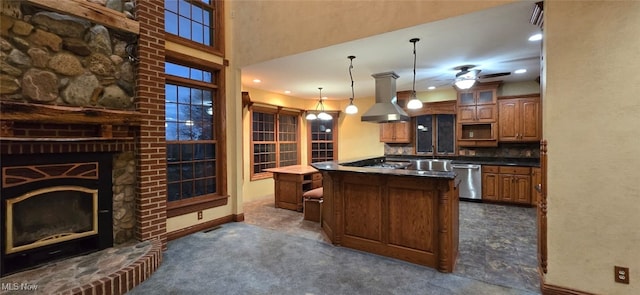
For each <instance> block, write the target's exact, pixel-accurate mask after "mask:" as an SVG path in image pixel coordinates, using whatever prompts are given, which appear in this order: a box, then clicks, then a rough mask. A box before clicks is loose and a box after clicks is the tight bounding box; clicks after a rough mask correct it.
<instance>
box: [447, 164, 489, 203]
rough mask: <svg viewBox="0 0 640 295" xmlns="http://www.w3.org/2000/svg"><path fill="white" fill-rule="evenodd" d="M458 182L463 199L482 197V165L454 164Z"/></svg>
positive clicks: (478, 198)
mask: <svg viewBox="0 0 640 295" xmlns="http://www.w3.org/2000/svg"><path fill="white" fill-rule="evenodd" d="M452 167H453V171H454V172H456V183H457V184H458V191H459V193H460V198H461V199H471V200H481V199H482V166H481V165H475V164H453V165H452Z"/></svg>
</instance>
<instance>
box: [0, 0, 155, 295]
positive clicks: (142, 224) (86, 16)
mask: <svg viewBox="0 0 640 295" xmlns="http://www.w3.org/2000/svg"><path fill="white" fill-rule="evenodd" d="M74 2H76V1H74ZM98 2H100V1H98ZM108 2H109V3H110V4H113V3H111V2H112V1H108ZM117 2H118V3H121V2H120V1H117ZM137 2H138V1H126V3H125V2H124V1H123V2H122V3H124V5H116V6H113V5H105V4H104V1H102V4H99V3H96V1H87V3H86V5H85V4H82V5H77V4H75V3H71V2H68V1H67V2H64V3H60V2H56V1H4V2H3V3H2V10H1V11H0V22H1V23H2V28H0V43H1V45H2V46H0V53H1V55H2V57H3V58H2V68H3V71H2V73H0V82H1V83H0V84H2V87H0V158H1V160H2V161H1V162H0V170H2V173H3V174H2V175H1V176H0V177H1V178H2V185H3V186H2V187H1V188H0V189H2V191H1V199H2V200H1V202H0V203H1V204H2V205H1V206H2V208H1V211H0V212H1V213H0V214H1V215H0V220H2V226H3V228H1V229H0V232H1V235H2V240H0V244H1V249H0V255H2V271H1V273H2V276H6V277H7V278H11V277H16V276H19V275H20V274H24V273H32V271H37V270H38V269H42V267H41V268H36V269H34V270H30V271H19V269H27V268H31V267H32V266H35V265H38V264H39V263H45V261H49V259H48V258H47V259H44V258H42V257H43V256H49V255H53V254H60V253H62V252H66V253H75V254H69V256H77V255H80V254H81V253H86V252H91V251H95V250H97V249H101V248H103V247H107V248H108V249H105V250H102V251H97V252H96V253H93V254H90V255H81V256H92V255H94V254H100V253H103V252H105V251H107V252H109V253H111V252H110V251H115V250H114V249H120V248H119V247H126V245H130V244H131V243H136V242H141V241H148V243H147V244H151V245H152V248H153V250H152V251H151V252H154V253H153V254H149V256H146V255H145V256H144V257H143V259H142V260H140V261H138V262H136V263H132V264H127V265H124V266H123V268H122V269H120V270H114V272H113V273H110V274H107V273H104V274H102V275H103V276H102V277H99V276H91V277H92V278H90V280H88V281H83V280H77V277H75V276H73V275H69V278H71V280H70V281H78V282H80V284H81V285H80V286H78V288H79V289H80V291H79V292H76V291H73V292H72V293H74V294H81V293H82V292H84V291H87V290H93V291H95V292H97V290H101V291H103V292H102V293H104V294H111V293H114V294H121V293H124V292H126V291H127V290H130V289H131V288H133V286H135V285H136V284H139V283H140V282H141V281H142V280H144V279H145V278H146V277H148V275H150V273H151V272H153V270H155V268H156V267H157V266H158V265H159V262H160V261H161V253H160V252H159V251H160V250H161V249H162V248H164V247H166V241H167V234H166V218H167V217H166V183H165V180H166V174H165V173H166V152H165V147H164V146H165V142H164V136H163V135H164V112H159V111H158V110H161V109H162V106H163V105H164V99H163V98H164V71H163V65H164V49H163V48H164V38H163V37H162V32H161V31H158V28H162V27H163V24H164V23H163V19H162V17H158V16H157V15H158V13H157V11H158V8H161V7H162V6H163V2H162V1H160V0H149V1H141V2H139V3H137ZM70 6H73V7H70ZM70 8H73V9H70ZM160 15H162V13H160ZM105 16H106V17H105ZM36 159H37V161H36ZM96 162H97V163H98V164H97V167H92V165H94V164H92V163H96ZM49 165H53V166H49ZM69 165H70V166H69ZM35 167H38V168H35ZM51 167H55V168H51ZM4 168H7V169H4ZM11 169H13V170H11ZM103 169H105V170H104V171H103ZM5 170H6V171H7V172H6V174H4V173H5ZM10 170H11V171H10ZM61 171H64V172H61ZM92 171H95V173H97V175H99V177H98V179H94V178H95V177H94V176H93V175H92V173H94V172H92ZM5 175H6V176H11V177H13V179H12V180H9V179H10V177H5ZM58 175H67V176H70V177H58ZM103 176H104V177H103ZM69 179H73V180H69ZM102 180H105V181H106V180H108V181H109V182H108V183H107V184H102ZM103 186H104V187H103ZM5 188H6V191H5ZM103 194H104V196H103ZM70 212H75V213H78V212H82V213H78V214H75V216H73V215H72V216H73V217H69V216H68V215H69V213H70ZM7 213H10V215H12V217H11V219H10V220H8V219H6V218H5V217H6V215H7ZM52 213H54V214H52ZM26 215H33V216H36V217H38V218H39V219H32V218H31V217H29V218H26V217H25V216H26ZM53 223H55V224H57V225H56V226H52V225H50V224H53ZM7 225H8V226H9V227H10V231H7V230H6V229H7ZM20 231H24V232H29V233H28V234H21V233H19V232H20ZM7 236H10V237H11V238H10V240H11V241H10V244H7V241H8V239H6V237H7ZM14 237H15V238H14ZM74 243H75V245H74V246H69V248H74V249H75V250H73V251H69V250H68V249H67V248H65V247H66V246H67V245H68V244H74ZM105 245H106V246H105ZM111 245H113V247H112V246H111ZM56 247H58V248H56ZM110 247H111V248H110ZM38 249H41V250H38ZM37 251H41V253H37ZM58 251H60V252H58ZM50 253H52V254H50ZM104 255H107V256H108V254H104ZM26 256H32V257H33V258H32V259H31V260H33V261H36V262H34V263H31V262H29V263H25V264H24V265H22V266H19V267H15V268H14V262H15V261H20V263H22V261H23V259H18V258H15V257H22V258H24V257H26ZM14 258H15V260H11V259H14ZM76 258H80V257H76ZM76 258H70V259H64V261H72V260H75V259H76ZM53 259H54V260H55V259H62V258H53ZM24 260H28V259H24ZM62 263H63V261H60V262H59V263H58V262H56V263H53V264H62ZM9 265H11V266H10V267H9ZM48 265H50V264H48ZM45 269H46V267H45ZM14 272H15V273H14ZM9 273H14V274H11V275H7V274H9ZM36 273H37V272H36ZM35 277H42V276H41V275H39V273H38V275H35ZM74 288H75V287H74Z"/></svg>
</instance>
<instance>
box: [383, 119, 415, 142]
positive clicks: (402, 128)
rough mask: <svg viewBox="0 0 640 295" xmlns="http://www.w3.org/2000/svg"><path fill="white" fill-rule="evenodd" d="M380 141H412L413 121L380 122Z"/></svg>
mask: <svg viewBox="0 0 640 295" xmlns="http://www.w3.org/2000/svg"><path fill="white" fill-rule="evenodd" d="M380 141H381V142H387V143H410V142H411V123H409V122H398V123H382V124H380Z"/></svg>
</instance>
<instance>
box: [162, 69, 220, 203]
mask: <svg viewBox="0 0 640 295" xmlns="http://www.w3.org/2000/svg"><path fill="white" fill-rule="evenodd" d="M165 73H166V74H167V76H166V77H167V78H166V84H165V126H166V128H165V137H166V142H167V201H168V204H169V209H172V208H179V207H188V206H192V205H193V204H195V203H198V204H200V205H201V204H202V203H203V202H207V201H211V200H214V199H216V197H219V196H221V195H224V194H226V192H225V191H226V190H224V189H221V187H219V183H220V182H219V179H220V175H219V174H220V173H219V172H218V171H221V169H220V168H221V165H222V164H221V162H222V161H221V160H220V159H219V155H220V154H221V153H220V152H219V151H218V150H219V148H220V146H221V145H222V144H221V142H220V138H219V136H218V134H217V133H218V132H217V131H216V130H217V128H216V127H217V126H218V125H219V122H218V121H217V120H218V118H221V117H222V116H224V114H222V113H220V109H222V108H221V102H220V101H219V99H218V87H217V85H216V83H218V82H219V81H218V77H217V76H218V75H217V73H218V72H217V70H211V69H201V68H196V67H192V66H187V65H183V64H179V63H174V62H165ZM225 200H226V197H225ZM209 207H213V206H209ZM204 208H207V207H204ZM202 209H203V207H199V210H202ZM194 210H195V209H194ZM186 212H191V211H189V210H187V211H186ZM186 212H185V210H182V213H186Z"/></svg>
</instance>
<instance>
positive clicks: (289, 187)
mask: <svg viewBox="0 0 640 295" xmlns="http://www.w3.org/2000/svg"><path fill="white" fill-rule="evenodd" d="M265 171H267V172H271V173H273V180H274V185H275V187H274V191H273V194H274V197H275V207H276V208H284V209H289V210H296V211H302V201H303V200H302V194H303V193H304V192H306V191H309V190H312V189H314V188H318V187H321V186H322V174H321V173H320V172H318V170H316V169H314V168H313V167H311V166H305V165H294V166H286V167H281V168H270V169H265Z"/></svg>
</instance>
